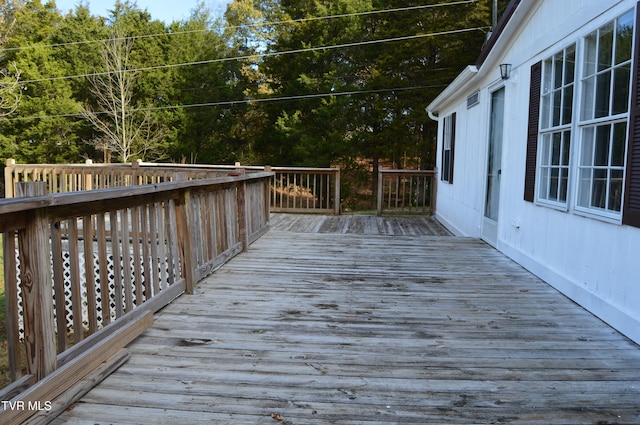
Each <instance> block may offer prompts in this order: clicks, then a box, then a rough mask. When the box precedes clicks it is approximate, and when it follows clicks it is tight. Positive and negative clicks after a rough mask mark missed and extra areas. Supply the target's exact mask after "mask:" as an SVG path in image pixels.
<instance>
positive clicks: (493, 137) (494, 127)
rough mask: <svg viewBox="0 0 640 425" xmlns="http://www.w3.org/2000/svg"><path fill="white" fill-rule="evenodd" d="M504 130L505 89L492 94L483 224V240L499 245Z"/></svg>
mask: <svg viewBox="0 0 640 425" xmlns="http://www.w3.org/2000/svg"><path fill="white" fill-rule="evenodd" d="M503 129H504V87H502V88H500V89H498V90H496V91H494V92H493V93H491V115H490V118H489V152H488V154H487V185H486V193H485V204H484V218H483V223H482V238H483V239H484V240H486V241H487V242H489V243H490V244H492V245H494V246H496V245H497V243H498V210H499V209H500V178H501V176H502V134H503Z"/></svg>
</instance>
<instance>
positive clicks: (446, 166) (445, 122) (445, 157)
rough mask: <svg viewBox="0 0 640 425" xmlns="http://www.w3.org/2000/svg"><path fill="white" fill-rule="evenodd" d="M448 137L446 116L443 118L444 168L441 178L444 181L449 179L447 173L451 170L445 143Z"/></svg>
mask: <svg viewBox="0 0 640 425" xmlns="http://www.w3.org/2000/svg"><path fill="white" fill-rule="evenodd" d="M446 138H447V117H445V118H444V119H443V120H442V152H441V156H442V158H441V161H440V164H441V167H442V169H441V170H440V180H442V181H449V176H448V175H447V173H448V172H449V165H448V164H449V162H448V159H449V158H447V150H446V149H445V144H446Z"/></svg>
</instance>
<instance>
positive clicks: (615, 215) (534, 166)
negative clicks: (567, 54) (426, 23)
mask: <svg viewBox="0 0 640 425" xmlns="http://www.w3.org/2000/svg"><path fill="white" fill-rule="evenodd" d="M629 13H632V14H633V15H632V16H633V19H634V20H633V21H632V24H633V26H634V28H633V40H632V46H631V59H630V61H629V60H628V59H627V60H623V61H621V62H620V63H616V62H617V61H616V60H614V61H613V62H612V65H611V66H610V67H609V68H608V69H609V71H610V70H611V69H613V68H614V67H619V66H620V65H621V64H625V66H628V67H629V68H630V70H629V71H628V72H629V81H628V84H629V92H628V95H629V98H628V101H629V105H628V110H627V111H626V112H625V113H617V114H614V112H616V111H615V109H612V108H615V104H614V103H613V98H614V94H613V93H614V91H615V88H616V86H615V84H613V81H612V82H611V84H610V85H609V94H608V96H609V113H611V114H612V115H608V116H605V117H595V118H593V119H588V120H587V119H585V120H583V119H582V118H583V115H582V114H583V106H584V100H583V97H584V96H585V93H586V92H584V87H583V81H584V80H585V78H587V76H585V75H584V67H585V66H586V64H585V59H586V57H585V55H586V53H587V52H586V48H587V46H586V43H587V37H589V36H590V35H592V34H594V33H596V34H597V31H598V30H600V29H601V28H604V27H605V26H607V25H610V24H611V23H616V22H620V21H619V20H620V18H622V17H624V16H625V15H627V14H629ZM615 26H616V28H617V24H616V25H615ZM614 34H615V32H614ZM613 41H614V44H615V41H617V40H616V39H615V38H614V39H613ZM573 44H575V45H576V58H575V61H576V63H575V70H574V71H575V81H574V90H573V116H572V123H571V132H572V134H571V139H572V140H571V145H572V146H571V147H570V153H569V155H570V156H569V161H570V163H569V174H568V178H569V179H570V181H569V182H568V185H567V202H566V203H564V204H561V205H560V206H558V205H557V204H555V203H553V202H545V201H544V199H540V198H539V197H538V191H539V190H540V189H539V186H540V183H539V182H538V178H539V176H538V171H539V170H538V169H539V166H540V162H539V158H538V156H539V153H538V143H539V142H540V140H541V135H540V134H541V133H540V114H541V110H540V108H541V99H542V83H543V81H542V78H543V75H542V62H543V61H540V62H537V63H535V64H533V65H532V66H531V81H530V94H529V95H530V99H529V100H530V102H529V128H528V132H527V152H526V164H525V181H524V183H525V184H524V200H525V201H528V202H532V203H534V204H535V205H539V206H543V207H547V208H552V209H559V210H561V211H565V212H570V213H571V214H575V215H579V216H584V217H588V218H592V219H596V220H599V221H604V222H608V223H614V224H618V225H621V224H624V225H630V226H634V227H638V228H640V87H638V85H639V84H640V3H638V4H637V5H636V7H635V10H633V9H631V10H627V11H624V12H622V13H620V14H618V15H617V16H615V17H614V18H612V19H610V20H608V21H607V22H604V23H603V24H602V25H600V26H598V27H597V28H595V29H593V30H591V31H589V32H587V33H585V34H583V35H581V36H578V38H577V40H576V41H575V42H574V43H573ZM564 49H566V47H564V48H562V49H559V51H564ZM557 53H558V51H556V53H555V54H557ZM551 57H553V56H551ZM596 58H597V56H596ZM545 60H546V59H545ZM628 61H629V62H628ZM629 64H630V65H629ZM596 65H597V64H596ZM620 69H622V68H620ZM603 72H606V70H604V69H603ZM612 75H613V74H612ZM611 80H613V77H612V78H611ZM617 87H618V88H619V87H621V86H617ZM594 93H595V91H594ZM593 103H594V105H595V104H596V100H595V99H593ZM618 105H619V104H618ZM594 113H595V112H594ZM621 121H623V122H626V125H627V134H626V140H625V144H624V148H625V151H626V153H624V152H623V155H622V157H623V158H624V164H623V166H622V170H623V174H622V198H621V201H620V202H621V204H620V210H619V211H615V210H606V209H599V208H598V207H584V206H582V207H581V206H579V205H578V201H579V198H578V196H579V190H580V187H581V186H580V182H579V177H580V176H579V172H580V171H579V169H580V164H581V160H582V159H581V157H580V155H581V150H582V149H583V145H584V140H585V139H583V136H584V135H583V132H584V131H585V128H587V127H590V126H595V125H597V124H602V123H610V124H611V125H614V124H615V123H616V122H621ZM609 137H610V140H613V137H614V136H612V135H611V134H610V135H609ZM618 140H619V139H618ZM608 152H609V153H608V163H607V170H608V172H609V173H610V170H613V169H615V167H619V166H614V165H613V164H611V160H612V155H613V154H612V151H611V149H610V150H609V151H608ZM616 157H618V158H619V156H616ZM596 167H597V166H596ZM618 169H619V168H618ZM618 176H619V174H618ZM618 176H616V177H615V178H618V179H619V177H618ZM607 178H608V180H607V183H606V184H607V185H609V188H608V189H607V190H611V187H612V186H611V185H612V179H611V174H608V175H607ZM613 183H614V184H615V180H613ZM590 187H591V186H590ZM590 196H592V195H590Z"/></svg>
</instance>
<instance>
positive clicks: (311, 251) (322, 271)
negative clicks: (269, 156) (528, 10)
mask: <svg viewBox="0 0 640 425" xmlns="http://www.w3.org/2000/svg"><path fill="white" fill-rule="evenodd" d="M372 219H375V220H368V219H367V220H368V221H367V220H362V221H361V223H362V225H355V222H356V221H357V220H360V218H352V217H349V218H344V217H340V218H333V220H329V219H327V218H326V217H320V216H306V217H302V216H281V215H276V216H274V217H273V221H272V223H273V227H272V230H271V231H270V232H268V233H267V234H266V235H265V236H263V237H262V238H261V239H259V240H258V241H257V242H256V243H254V244H253V245H252V246H251V249H250V250H249V252H247V253H243V254H242V255H239V256H238V257H235V258H234V259H233V260H231V261H230V262H229V263H227V264H226V265H225V266H224V267H222V268H221V269H220V270H219V271H218V272H216V273H215V274H214V275H212V276H211V277H209V278H207V279H206V280H205V281H204V282H202V283H201V284H200V285H199V287H198V293H197V295H194V296H186V295H185V296H182V297H181V298H180V299H178V300H176V301H175V302H174V303H173V304H171V305H169V306H167V307H166V308H165V309H164V310H162V311H161V312H160V313H158V314H157V315H156V319H155V324H154V325H153V326H152V327H151V328H150V329H148V330H147V331H146V332H145V333H144V334H143V335H142V336H140V337H139V338H138V339H137V340H136V341H135V342H134V343H132V344H131V345H130V347H129V348H130V350H131V352H132V356H131V359H130V360H129V361H128V362H127V363H126V364H125V365H124V366H122V367H121V368H120V369H119V370H118V371H116V372H115V373H114V374H112V375H111V376H110V377H109V378H107V379H106V380H105V381H104V382H103V383H102V384H100V385H99V386H98V387H96V388H95V389H93V390H92V391H91V392H89V393H88V394H87V395H86V396H85V397H84V398H83V399H82V400H81V402H79V403H77V404H76V405H75V406H74V408H73V409H71V410H69V411H68V412H66V413H64V414H63V415H62V416H60V417H59V418H58V419H57V420H55V421H54V423H56V424H63V423H67V424H107V423H108V424H125V423H126V424H129V423H136V424H158V423H167V424H169V423H170V424H174V423H181V424H211V423H220V424H234V425H237V424H277V423H283V424H369V423H371V424H372V423H376V424H381V423H385V424H411V423H414V424H430V423H443V424H444V423H446V424H455V423H458V424H488V423H519V424H545V425H547V424H614V423H615V424H637V423H640V349H639V348H638V346H636V345H635V344H633V343H632V342H630V341H629V340H627V339H626V338H624V337H622V336H621V335H620V334H618V333H617V332H615V331H614V330H612V329H611V328H609V327H608V326H606V325H604V324H603V323H602V322H601V321H599V320H598V319H597V318H595V317H593V316H592V315H591V314H589V313H588V312H586V311H585V310H583V309H582V308H580V307H579V306H577V305H575V304H574V303H572V302H571V301H569V300H568V299H566V298H565V297H563V296H562V295H560V294H559V293H558V292H557V291H555V290H554V289H552V288H551V287H549V286H548V285H546V284H545V283H544V282H542V281H540V280H539V279H537V278H536V277H534V276H532V275H531V274H530V273H528V272H527V271H525V270H524V269H522V268H521V267H520V266H518V265H516V264H515V263H513V262H512V261H510V260H509V259H507V258H506V257H504V256H503V255H502V254H500V253H499V252H497V251H495V250H494V249H492V248H491V247H489V246H487V245H486V244H484V243H483V242H481V241H478V240H475V239H469V238H456V237H439V236H426V235H428V234H434V233H429V231H426V230H424V226H423V225H422V224H421V225H418V221H413V223H412V224H413V225H415V227H416V228H419V227H420V226H423V227H422V229H423V230H421V232H424V233H413V234H412V233H411V232H418V231H417V230H415V229H414V230H411V231H409V229H410V228H413V227H412V226H410V225H405V226H404V227H403V226H400V225H399V224H398V223H399V222H394V223H393V224H389V223H391V222H388V225H384V226H380V227H377V228H378V229H381V230H380V231H379V232H378V234H375V235H372V234H365V233H368V232H369V231H371V233H373V229H374V228H375V226H374V225H373V223H374V222H375V223H378V222H379V221H378V219H377V218H375V217H373V218H372ZM387 220H391V221H393V219H387ZM403 220H404V219H403ZM407 220H422V219H407ZM347 222H350V223H347ZM426 223H429V226H436V227H437V223H435V222H429V221H427V222H426ZM354 226H355V227H354ZM376 226H378V225H377V224H376ZM394 226H396V227H394ZM330 228H333V229H334V231H335V232H339V233H344V234H340V235H336V234H335V233H322V232H323V230H322V229H325V231H329V229H330ZM350 228H352V229H355V228H358V229H360V230H359V231H354V232H349V231H347V230H348V229H350ZM390 228H393V229H405V230H403V232H405V233H402V232H401V231H400V230H398V231H396V230H393V231H388V232H386V231H382V230H383V229H390ZM366 229H369V230H366ZM380 233H382V234H394V235H395V236H394V237H388V236H382V235H380ZM444 233H445V234H446V232H444ZM435 234H439V233H435ZM407 235H410V236H407ZM416 235H418V236H416Z"/></svg>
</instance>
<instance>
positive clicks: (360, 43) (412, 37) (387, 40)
mask: <svg viewBox="0 0 640 425" xmlns="http://www.w3.org/2000/svg"><path fill="white" fill-rule="evenodd" d="M487 28H489V27H475V28H463V29H458V30H449V31H440V32H435V33H428V34H416V35H408V36H403V37H393V38H385V39H380V40H368V41H358V42H354V43H345V44H335V45H330V46H319V47H309V48H305V49H294V50H286V51H282V52H270V53H259V54H253V55H243V56H235V57H228V58H219V59H208V60H203V61H194V62H184V63H176V64H167V65H156V66H149V67H142V68H134V69H127V70H123V71H115V72H94V73H90V74H78V75H66V76H62V77H50V78H41V79H36V80H23V81H21V83H22V84H28V83H39V82H45V81H57V80H68V79H75V78H89V77H99V76H105V75H110V74H115V73H116V72H138V71H153V70H158V69H168V68H177V67H182V66H191V65H205V64H212V63H220V62H229V61H233V60H244V59H252V58H265V57H273V56H280V55H290V54H294V53H305V52H315V51H319V50H334V49H342V48H348V47H358V46H366V45H372V44H378V43H390V42H396V41H407V40H415V39H420V38H426V37H436V36H440V35H451V34H460V33H465V32H471V31H479V30H485V29H487ZM0 85H1V84H0Z"/></svg>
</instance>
